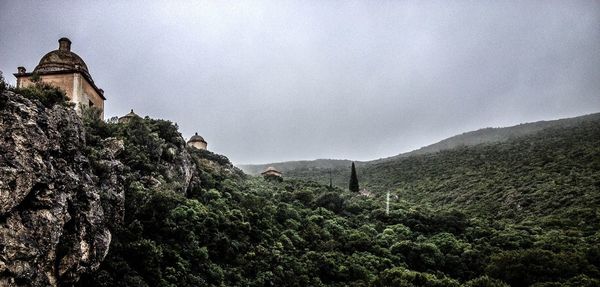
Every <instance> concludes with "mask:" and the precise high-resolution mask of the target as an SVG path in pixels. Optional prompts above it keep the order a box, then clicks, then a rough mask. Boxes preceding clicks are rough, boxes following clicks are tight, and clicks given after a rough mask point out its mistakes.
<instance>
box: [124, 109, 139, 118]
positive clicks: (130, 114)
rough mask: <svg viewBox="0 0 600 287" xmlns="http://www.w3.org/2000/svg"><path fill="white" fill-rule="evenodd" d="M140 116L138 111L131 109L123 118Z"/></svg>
mask: <svg viewBox="0 0 600 287" xmlns="http://www.w3.org/2000/svg"><path fill="white" fill-rule="evenodd" d="M139 117H140V116H138V115H137V114H136V113H134V112H133V109H131V112H129V113H128V114H126V115H124V116H122V117H121V118H139Z"/></svg>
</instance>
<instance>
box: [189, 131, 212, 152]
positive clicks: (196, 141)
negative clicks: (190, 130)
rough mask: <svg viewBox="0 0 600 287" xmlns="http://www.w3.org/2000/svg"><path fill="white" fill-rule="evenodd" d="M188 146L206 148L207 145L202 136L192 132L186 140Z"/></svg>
mask: <svg viewBox="0 0 600 287" xmlns="http://www.w3.org/2000/svg"><path fill="white" fill-rule="evenodd" d="M187 145H188V146H191V147H194V148H197V149H206V146H207V145H208V144H207V143H206V141H205V140H204V138H203V137H201V136H199V135H198V133H196V134H194V135H193V136H192V137H191V138H190V140H189V141H188V142H187Z"/></svg>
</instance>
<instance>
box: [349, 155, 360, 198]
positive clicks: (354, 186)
mask: <svg viewBox="0 0 600 287" xmlns="http://www.w3.org/2000/svg"><path fill="white" fill-rule="evenodd" d="M349 189H350V191H353V192H358V177H357V176H356V168H355V167H354V162H353V163H352V171H351V173H350V187H349Z"/></svg>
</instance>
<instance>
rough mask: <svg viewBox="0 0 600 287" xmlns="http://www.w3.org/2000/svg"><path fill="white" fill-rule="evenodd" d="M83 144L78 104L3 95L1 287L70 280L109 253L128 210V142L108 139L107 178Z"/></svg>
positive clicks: (104, 154) (102, 158)
mask: <svg viewBox="0 0 600 287" xmlns="http://www.w3.org/2000/svg"><path fill="white" fill-rule="evenodd" d="M85 147H86V144H85V135H84V129H83V126H82V123H81V119H80V118H79V117H78V116H77V115H76V114H75V112H74V110H72V109H70V108H68V107H65V106H63V105H60V104H59V105H54V106H53V107H50V108H47V107H44V105H42V104H41V103H40V102H38V101H35V100H33V101H32V100H29V99H26V98H24V97H22V96H20V95H17V94H14V93H12V92H4V93H2V94H1V95H0V286H57V285H71V284H72V283H74V282H76V281H77V279H78V278H79V276H80V275H81V274H82V273H85V272H89V271H91V270H94V269H96V268H98V266H99V264H100V263H101V262H102V260H103V258H104V257H105V256H106V254H107V252H108V248H109V245H110V242H111V232H110V231H109V228H108V226H109V224H108V223H109V222H111V223H114V222H118V221H119V220H121V218H122V216H123V209H122V206H123V187H122V185H121V184H120V181H121V178H120V176H119V170H120V169H121V168H122V164H121V163H120V162H119V161H117V160H115V157H116V156H117V155H118V154H119V152H121V150H122V148H123V144H122V142H120V141H119V140H116V139H109V140H106V141H105V148H104V149H103V150H101V151H100V152H99V155H98V159H99V160H98V161H97V162H96V164H97V165H103V166H104V170H106V171H107V172H106V174H105V175H103V176H102V178H99V177H98V176H96V175H95V174H94V172H93V168H92V166H91V164H90V160H89V159H88V157H87V156H86V155H85V152H84V151H85V150H86V148H85ZM102 200H110V201H111V203H110V206H113V207H114V208H112V209H111V210H104V208H103V207H102V206H109V205H107V204H102Z"/></svg>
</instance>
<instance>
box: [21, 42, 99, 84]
mask: <svg viewBox="0 0 600 287" xmlns="http://www.w3.org/2000/svg"><path fill="white" fill-rule="evenodd" d="M58 43H59V46H58V50H54V51H52V52H49V53H48V54H46V55H44V56H43V57H42V59H41V60H40V63H39V64H38V65H37V66H36V67H35V69H34V70H33V72H34V73H47V72H56V71H72V70H76V71H79V72H82V73H83V74H85V75H86V76H87V77H88V78H89V79H90V81H91V79H92V77H91V76H90V73H89V71H88V67H87V65H86V64H85V62H84V61H83V59H81V57H79V55H77V54H75V53H73V52H71V41H70V40H69V39H67V38H60V40H58Z"/></svg>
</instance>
